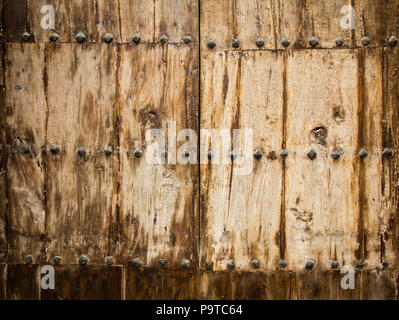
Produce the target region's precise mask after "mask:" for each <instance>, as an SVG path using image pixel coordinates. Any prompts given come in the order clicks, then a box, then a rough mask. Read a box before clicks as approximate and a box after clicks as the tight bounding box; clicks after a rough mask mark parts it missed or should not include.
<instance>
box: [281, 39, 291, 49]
mask: <svg viewBox="0 0 399 320" xmlns="http://www.w3.org/2000/svg"><path fill="white" fill-rule="evenodd" d="M281 44H282V45H283V47H285V48H287V47H289V45H290V44H291V42H290V40H288V39H287V38H283V39H282V40H281Z"/></svg>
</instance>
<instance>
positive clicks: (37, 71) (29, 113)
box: [5, 43, 46, 263]
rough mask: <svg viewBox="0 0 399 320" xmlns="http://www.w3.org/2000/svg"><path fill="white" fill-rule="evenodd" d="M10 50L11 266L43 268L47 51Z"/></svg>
mask: <svg viewBox="0 0 399 320" xmlns="http://www.w3.org/2000/svg"><path fill="white" fill-rule="evenodd" d="M6 50H7V52H6V88H7V90H6V102H5V105H6V110H7V111H6V112H7V118H6V122H7V129H6V133H5V134H6V144H7V148H8V150H9V158H8V165H7V167H8V168H7V189H8V191H7V192H8V243H9V245H8V251H9V252H8V261H9V262H11V263H21V262H23V261H24V257H25V256H26V255H32V256H33V258H34V261H36V262H38V261H39V260H40V259H41V251H42V235H43V234H44V224H45V205H44V199H45V193H44V190H45V189H44V185H45V181H44V176H45V174H44V171H45V166H44V159H43V155H42V152H43V147H44V144H45V135H46V132H45V127H46V99H45V93H44V81H43V73H44V47H43V45H38V44H34V43H29V44H23V45H19V44H17V43H15V44H11V43H10V44H7V46H6ZM24 148H25V149H24Z"/></svg>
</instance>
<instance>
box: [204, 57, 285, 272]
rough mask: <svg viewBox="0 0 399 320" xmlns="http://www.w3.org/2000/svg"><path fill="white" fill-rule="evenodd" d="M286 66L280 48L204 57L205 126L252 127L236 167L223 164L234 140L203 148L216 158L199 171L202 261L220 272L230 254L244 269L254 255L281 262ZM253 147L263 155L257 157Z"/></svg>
mask: <svg viewBox="0 0 399 320" xmlns="http://www.w3.org/2000/svg"><path fill="white" fill-rule="evenodd" d="M283 70H284V67H283V55H282V53H272V52H248V53H242V54H241V53H238V52H237V53H236V52H232V53H227V52H219V53H209V54H204V55H203V56H202V60H201V130H203V129H219V130H220V129H227V130H228V138H230V136H231V135H232V130H233V129H241V130H244V129H249V130H253V149H252V148H251V149H250V150H247V148H246V146H245V145H244V143H242V144H241V146H237V149H236V150H235V151H236V152H237V153H238V154H240V158H239V159H237V160H236V162H235V163H234V164H233V165H232V164H228V163H227V162H226V158H227V159H228V152H229V151H230V150H231V148H232V147H234V145H233V143H232V142H230V141H227V142H223V141H220V139H221V138H218V137H213V140H212V141H211V143H210V142H206V144H207V145H206V147H207V148H206V149H205V150H204V151H203V153H206V152H207V151H208V149H210V150H212V151H213V152H214V153H215V159H216V158H218V159H219V162H218V163H215V164H208V165H201V173H200V175H201V263H202V265H203V264H205V263H206V262H213V264H214V268H215V270H223V269H226V264H227V262H228V261H229V260H234V261H235V264H236V267H237V268H239V269H243V270H246V269H248V268H251V265H250V263H251V261H252V260H259V262H260V265H261V268H265V269H270V268H273V269H274V268H275V266H276V264H277V262H278V260H279V257H280V253H279V243H276V234H277V233H278V232H279V228H280V206H281V188H282V170H281V162H280V160H278V156H277V155H278V153H279V152H280V149H281V147H282V132H283ZM243 135H244V133H243ZM215 138H216V139H215ZM231 139H232V138H231ZM229 140H230V139H229ZM251 142H252V141H251ZM201 143H204V141H202V142H201ZM222 144H224V146H226V145H227V149H226V147H224V146H223V145H222ZM255 150H259V151H261V152H262V153H263V158H262V159H261V160H255V159H254V158H253V155H252V154H253V152H254V151H255ZM228 160H229V159H228ZM239 170H241V171H242V173H243V174H241V173H240V172H241V171H239Z"/></svg>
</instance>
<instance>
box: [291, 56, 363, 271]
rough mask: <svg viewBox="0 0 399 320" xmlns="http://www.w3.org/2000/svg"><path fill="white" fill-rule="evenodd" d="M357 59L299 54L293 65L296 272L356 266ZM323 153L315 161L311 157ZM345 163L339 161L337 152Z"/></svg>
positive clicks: (293, 251) (293, 244)
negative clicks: (310, 264) (308, 268)
mask: <svg viewBox="0 0 399 320" xmlns="http://www.w3.org/2000/svg"><path fill="white" fill-rule="evenodd" d="M357 69H358V65H357V59H356V55H354V53H353V52H351V51H347V50H340V51H334V52H332V51H307V50H306V51H296V52H293V53H292V54H290V55H289V56H288V61H287V88H288V107H287V110H288V113H287V148H288V150H289V152H290V155H289V156H288V158H287V171H286V189H285V194H286V202H285V208H286V210H285V217H286V239H287V251H286V253H287V260H288V265H289V266H290V268H293V269H294V270H295V269H302V268H304V267H305V263H306V262H307V261H308V260H310V261H313V262H314V263H315V265H316V267H317V268H322V269H324V268H330V265H331V261H332V260H336V261H338V262H339V264H340V265H341V266H342V265H345V264H351V265H354V263H355V256H354V254H355V250H356V249H357V247H358V243H357V219H358V217H359V209H358V194H359V190H358V182H357V180H358V179H357V175H358V172H356V167H357V163H358V156H357V153H358V152H359V150H358V149H357V144H358V143H357V136H358V134H357V129H358V120H357V112H358V93H357V85H358V83H357V82H358V78H357V77H358V74H357ZM312 148H313V149H314V150H315V151H316V152H317V157H316V159H314V160H310V159H308V157H307V152H308V151H309V150H310V149H312ZM335 149H337V150H341V152H342V156H341V157H340V158H339V159H338V160H333V159H332V157H331V154H332V152H333V151H334V150H335Z"/></svg>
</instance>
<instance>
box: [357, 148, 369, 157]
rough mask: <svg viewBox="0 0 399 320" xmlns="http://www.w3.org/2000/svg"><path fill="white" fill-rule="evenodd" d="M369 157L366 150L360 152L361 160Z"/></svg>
mask: <svg viewBox="0 0 399 320" xmlns="http://www.w3.org/2000/svg"><path fill="white" fill-rule="evenodd" d="M367 156H368V153H367V151H366V149H362V150H360V152H359V157H360V159H365V158H367Z"/></svg>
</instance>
